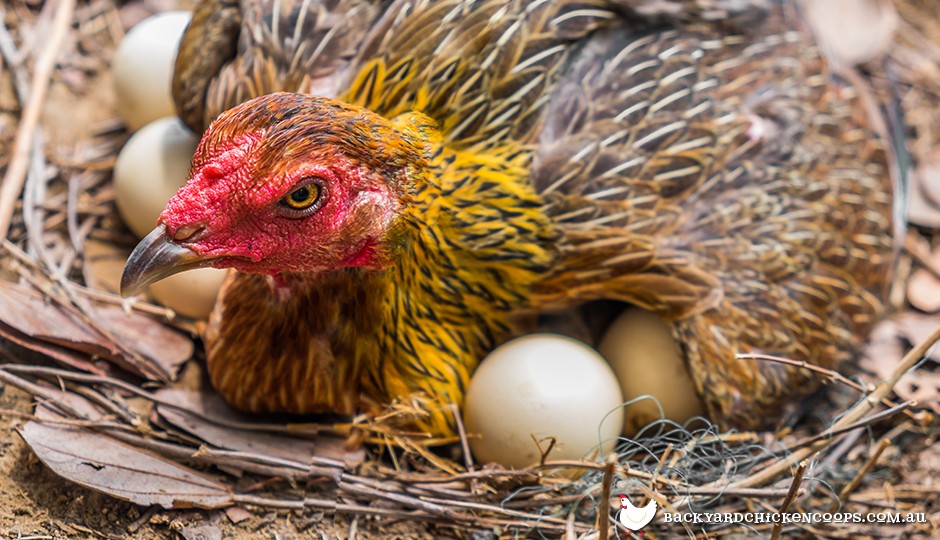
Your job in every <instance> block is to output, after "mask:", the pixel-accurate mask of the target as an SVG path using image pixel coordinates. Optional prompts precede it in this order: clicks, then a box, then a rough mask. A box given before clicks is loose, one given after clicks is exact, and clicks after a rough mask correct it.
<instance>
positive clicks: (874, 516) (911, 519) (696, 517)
mask: <svg viewBox="0 0 940 540" xmlns="http://www.w3.org/2000/svg"><path fill="white" fill-rule="evenodd" d="M662 521H664V522H666V523H753V524H760V523H782V524H790V523H806V524H816V523H872V524H874V523H882V524H884V523H927V515H926V514H925V513H924V512H869V513H867V514H866V513H862V512H802V513H800V512H677V513H670V512H665V513H663V515H662Z"/></svg>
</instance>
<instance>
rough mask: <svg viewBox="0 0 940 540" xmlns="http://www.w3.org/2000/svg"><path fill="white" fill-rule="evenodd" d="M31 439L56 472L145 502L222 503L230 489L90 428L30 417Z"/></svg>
mask: <svg viewBox="0 0 940 540" xmlns="http://www.w3.org/2000/svg"><path fill="white" fill-rule="evenodd" d="M19 433H20V435H21V436H22V437H23V440H24V441H26V444H28V445H29V447H30V448H31V449H32V450H33V452H35V453H36V455H37V456H39V459H40V460H41V461H42V462H43V463H44V464H45V465H46V466H47V467H49V468H50V469H52V471H53V472H55V473H56V474H57V475H59V476H61V477H63V478H65V479H67V480H70V481H72V482H75V483H77V484H80V485H82V486H84V487H87V488H89V489H94V490H96V491H100V492H102V493H105V494H108V495H111V496H112V497H116V498H118V499H121V500H125V501H129V502H132V503H135V504H138V505H141V506H150V505H154V504H157V505H160V506H162V507H163V508H167V509H169V508H191V507H198V508H221V507H224V506H228V505H229V504H231V503H232V493H231V491H230V490H229V489H228V488H226V487H225V486H223V485H222V484H219V483H217V482H215V481H214V480H212V479H211V478H209V477H207V476H205V475H202V474H200V473H198V472H197V471H195V470H192V469H189V468H187V467H183V466H181V465H178V464H176V463H173V462H172V461H169V460H167V459H164V458H163V457H161V456H159V455H157V454H154V453H151V452H147V451H144V450H141V449H138V448H134V447H132V446H130V445H128V444H125V443H122V442H120V441H117V440H115V439H112V438H111V437H108V436H106V435H102V434H100V433H96V432H93V431H91V430H87V429H79V428H72V427H63V426H58V425H51V424H44V423H41V422H38V421H33V422H29V423H27V424H26V425H25V426H23V427H22V428H21V429H20V430H19Z"/></svg>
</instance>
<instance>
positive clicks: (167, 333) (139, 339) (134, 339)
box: [95, 305, 194, 380]
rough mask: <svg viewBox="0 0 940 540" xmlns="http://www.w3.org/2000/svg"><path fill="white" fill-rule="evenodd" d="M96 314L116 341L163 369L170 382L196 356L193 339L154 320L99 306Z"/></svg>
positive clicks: (113, 307)
mask: <svg viewBox="0 0 940 540" xmlns="http://www.w3.org/2000/svg"><path fill="white" fill-rule="evenodd" d="M95 312H96V313H97V315H98V316H99V317H100V319H101V320H100V323H101V324H104V325H105V326H106V327H107V328H108V330H110V331H111V332H112V333H113V334H114V335H115V337H117V338H118V339H120V340H121V341H122V343H124V344H125V345H126V346H129V347H132V348H133V349H134V350H136V351H137V352H138V353H139V354H141V355H142V356H144V357H145V358H147V359H148V360H152V361H153V362H154V363H156V364H157V365H158V366H160V368H161V370H162V371H163V372H164V373H166V374H167V375H168V376H169V378H170V379H171V380H175V379H176V374H177V372H178V371H179V369H180V366H182V365H183V363H184V362H186V361H187V360H189V359H190V357H192V355H193V350H194V346H193V340H192V339H190V338H189V337H188V336H185V335H183V334H181V333H180V332H178V331H176V330H174V329H172V328H169V327H168V326H166V325H165V324H163V323H161V322H159V321H157V320H155V319H153V318H152V317H148V316H147V315H143V314H140V313H134V312H131V313H125V312H124V311H123V310H122V309H121V308H119V307H117V306H106V305H102V306H98V307H97V308H96V310H95Z"/></svg>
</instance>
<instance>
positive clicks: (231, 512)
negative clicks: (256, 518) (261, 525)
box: [223, 506, 251, 525]
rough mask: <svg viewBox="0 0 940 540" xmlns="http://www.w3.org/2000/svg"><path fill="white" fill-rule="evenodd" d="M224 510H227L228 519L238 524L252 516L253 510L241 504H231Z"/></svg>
mask: <svg viewBox="0 0 940 540" xmlns="http://www.w3.org/2000/svg"><path fill="white" fill-rule="evenodd" d="M223 511H224V512H225V516H226V517H228V520H229V521H231V522H232V523H234V524H236V525H238V524H239V523H241V522H242V521H245V520H246V519H248V518H250V517H251V512H249V511H248V510H245V509H244V508H242V507H241V506H229V507H228V508H226V509H225V510H223Z"/></svg>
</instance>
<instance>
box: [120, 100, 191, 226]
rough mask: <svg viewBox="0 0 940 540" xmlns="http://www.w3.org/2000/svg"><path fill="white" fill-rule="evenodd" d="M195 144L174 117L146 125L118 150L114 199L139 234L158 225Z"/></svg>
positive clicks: (184, 176) (186, 173)
mask: <svg viewBox="0 0 940 540" xmlns="http://www.w3.org/2000/svg"><path fill="white" fill-rule="evenodd" d="M198 143H199V139H198V138H197V137H196V136H195V135H193V134H192V132H190V131H189V129H187V128H186V126H184V125H183V123H182V122H181V121H180V120H179V119H178V118H176V117H175V116H174V117H170V118H161V119H160V120H157V121H155V122H152V123H150V124H147V125H146V126H144V128H143V129H141V130H140V131H138V132H137V133H135V134H134V135H133V136H132V137H131V138H130V139H129V140H128V141H127V144H125V145H124V148H122V149H121V153H120V154H118V158H117V162H116V163H115V164H114V189H115V199H116V202H117V207H118V211H119V212H120V213H121V217H122V218H124V222H125V223H127V226H128V227H130V229H131V230H132V231H134V233H135V234H136V235H138V236H139V237H141V238H143V237H144V236H146V235H147V233H149V232H150V231H151V230H152V229H153V228H154V227H155V226H156V225H157V218H158V217H160V213H161V212H163V208H164V207H165V206H166V203H167V202H168V201H169V200H170V198H171V197H173V195H174V194H175V193H176V192H177V190H179V188H181V187H182V186H183V184H185V183H186V180H187V179H188V178H189V165H190V163H191V162H192V158H193V152H195V151H196V145H197V144H198Z"/></svg>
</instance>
